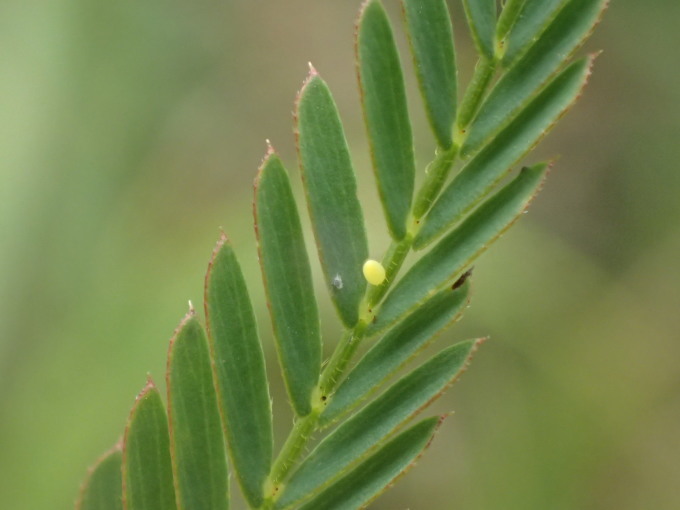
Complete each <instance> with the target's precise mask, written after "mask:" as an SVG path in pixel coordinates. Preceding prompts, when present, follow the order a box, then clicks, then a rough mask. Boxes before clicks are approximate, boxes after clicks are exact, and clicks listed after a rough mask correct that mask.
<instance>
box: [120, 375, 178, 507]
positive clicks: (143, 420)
mask: <svg viewBox="0 0 680 510" xmlns="http://www.w3.org/2000/svg"><path fill="white" fill-rule="evenodd" d="M122 476H123V508H124V509H125V510H176V508H177V505H176V503H175V487H174V484H173V476H172V462H171V459H170V438H169V435H168V418H167V416H166V414H165V409H164V408H163V401H162V400H161V395H160V393H159V392H158V389H157V388H156V386H155V385H154V383H153V381H151V380H150V379H149V381H148V382H147V384H146V386H145V387H144V389H143V390H142V392H141V393H140V394H139V396H138V397H137V400H136V402H135V405H134V407H133V408H132V411H130V417H129V418H128V423H127V427H126V429H125V438H124V440H123V468H122Z"/></svg>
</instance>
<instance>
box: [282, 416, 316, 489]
mask: <svg viewBox="0 0 680 510" xmlns="http://www.w3.org/2000/svg"><path fill="white" fill-rule="evenodd" d="M320 414H321V413H320V412H319V411H318V410H316V409H314V410H312V412H311V413H309V414H308V415H307V416H305V417H304V418H300V419H298V420H297V421H296V422H295V425H293V430H292V431H291V433H290V435H289V436H288V439H287V440H286V442H285V443H284V445H283V448H281V453H280V454H279V456H278V457H277V459H276V462H275V463H274V465H273V466H272V472H271V475H270V477H269V478H270V480H271V481H272V483H274V484H275V485H276V484H278V483H279V482H280V481H281V480H282V479H283V478H285V476H286V475H287V474H288V472H289V471H290V468H291V467H293V465H294V463H295V460H296V459H297V458H298V457H299V455H300V452H301V451H302V450H303V448H304V446H305V444H306V443H307V441H308V440H309V438H310V437H311V435H312V433H313V432H314V429H315V428H316V423H317V422H318V421H319V415H320Z"/></svg>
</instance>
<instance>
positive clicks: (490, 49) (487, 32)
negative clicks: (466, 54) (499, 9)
mask: <svg viewBox="0 0 680 510" xmlns="http://www.w3.org/2000/svg"><path fill="white" fill-rule="evenodd" d="M463 6H464V7H465V15H466V16H467V19H468V25H469V26H470V32H471V33H472V38H473V39H474V41H475V45H476V46H477V49H478V50H479V52H480V53H481V54H482V55H484V56H485V57H486V59H487V60H493V59H494V36H495V33H496V0H463Z"/></svg>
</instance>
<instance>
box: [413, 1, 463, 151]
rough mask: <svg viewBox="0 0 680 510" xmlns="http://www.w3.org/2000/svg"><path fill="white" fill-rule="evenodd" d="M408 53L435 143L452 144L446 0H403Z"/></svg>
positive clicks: (452, 70)
mask: <svg viewBox="0 0 680 510" xmlns="http://www.w3.org/2000/svg"><path fill="white" fill-rule="evenodd" d="M402 6H403V11H404V17H405V18H406V26H407V28H408V34H409V41H410V43H411V52H412V53H413V60H414V62H415V68H416V75H417V76H418V84H419V85H420V91H421V93H422V96H423V99H424V100H425V109H426V112H427V117H428V119H429V121H430V126H431V127H432V131H433V132H434V134H435V137H436V138H437V143H438V145H439V146H440V147H441V148H443V149H449V148H450V147H451V145H452V144H453V123H454V121H455V119H456V94H457V86H458V85H457V81H456V80H457V71H456V54H455V50H454V47H453V27H452V25H451V15H450V14H449V8H448V7H447V5H446V0H402Z"/></svg>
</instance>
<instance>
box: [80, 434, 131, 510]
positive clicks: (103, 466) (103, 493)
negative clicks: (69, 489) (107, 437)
mask: <svg viewBox="0 0 680 510" xmlns="http://www.w3.org/2000/svg"><path fill="white" fill-rule="evenodd" d="M122 463H123V453H122V445H120V444H119V445H116V446H115V447H114V448H113V449H112V450H111V451H109V452H107V453H106V454H104V456H103V457H102V458H101V459H99V461H97V463H96V464H95V466H94V467H92V468H91V470H90V472H89V473H88V476H87V479H86V480H85V482H84V483H83V486H82V487H81V489H80V497H79V498H78V501H77V502H76V510H123V479H122V475H121V468H122Z"/></svg>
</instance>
